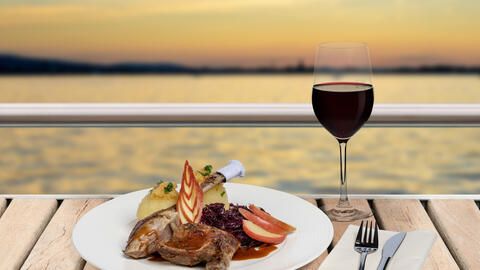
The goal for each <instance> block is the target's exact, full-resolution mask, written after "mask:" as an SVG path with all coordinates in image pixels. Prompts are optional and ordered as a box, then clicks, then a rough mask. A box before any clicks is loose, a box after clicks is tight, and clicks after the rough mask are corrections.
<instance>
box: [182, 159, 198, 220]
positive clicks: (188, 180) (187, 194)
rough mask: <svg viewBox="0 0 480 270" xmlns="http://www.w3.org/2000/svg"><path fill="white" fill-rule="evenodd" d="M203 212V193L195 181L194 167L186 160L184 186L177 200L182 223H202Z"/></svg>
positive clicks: (183, 177) (183, 176)
mask: <svg viewBox="0 0 480 270" xmlns="http://www.w3.org/2000/svg"><path fill="white" fill-rule="evenodd" d="M202 210H203V191H202V189H201V188H200V185H199V184H198V182H197V180H196V179H195V175H194V174H193V170H192V167H191V166H190V164H189V163H188V160H186V161H185V165H184V167H183V175H182V185H181V187H180V192H179V194H178V200H177V211H178V214H179V216H180V217H179V218H180V222H181V223H182V224H185V223H198V222H200V219H201V217H202Z"/></svg>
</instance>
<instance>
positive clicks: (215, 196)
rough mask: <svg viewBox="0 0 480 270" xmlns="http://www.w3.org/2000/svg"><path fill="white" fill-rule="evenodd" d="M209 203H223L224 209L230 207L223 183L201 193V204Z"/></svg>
mask: <svg viewBox="0 0 480 270" xmlns="http://www.w3.org/2000/svg"><path fill="white" fill-rule="evenodd" d="M211 203H223V204H224V205H225V209H229V208H230V203H229V202H228V196H227V191H226V190H225V187H224V186H223V184H218V185H216V186H214V187H213V188H212V189H210V190H209V191H207V192H205V193H204V194H203V205H207V204H211Z"/></svg>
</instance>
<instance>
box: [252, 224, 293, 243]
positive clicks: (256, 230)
mask: <svg viewBox="0 0 480 270" xmlns="http://www.w3.org/2000/svg"><path fill="white" fill-rule="evenodd" d="M243 231H244V232H245V233H246V234H247V235H248V236H250V237H251V238H253V239H255V240H257V241H260V242H264V243H267V244H274V245H276V244H280V243H281V242H283V240H285V237H286V236H285V235H281V234H276V233H271V232H269V231H266V230H264V229H262V228H261V227H260V226H257V225H255V224H254V223H253V222H251V221H249V220H246V219H244V220H243Z"/></svg>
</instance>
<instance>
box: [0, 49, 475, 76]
mask: <svg viewBox="0 0 480 270" xmlns="http://www.w3.org/2000/svg"><path fill="white" fill-rule="evenodd" d="M312 71H313V67H311V66H305V65H303V64H302V63H299V64H298V65H293V66H285V67H268V66H266V67H254V68H244V67H234V66H233V67H189V66H184V65H181V64H175V63H167V62H158V63H144V62H119V63H113V64H98V63H87V62H80V61H71V60H62V59H53V58H37V57H29V56H20V55H15V54H6V53H3V54H2V53H0V75H8V74H19V75H20V74H51V75H55V74H58V75H61V74H242V73H311V72H312ZM374 72H375V73H467V74H480V66H476V67H463V66H452V65H435V66H420V67H392V68H376V69H374Z"/></svg>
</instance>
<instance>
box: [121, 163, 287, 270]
mask: <svg viewBox="0 0 480 270" xmlns="http://www.w3.org/2000/svg"><path fill="white" fill-rule="evenodd" d="M222 172H223V173H222ZM235 174H238V173H236V172H235V169H234V168H232V167H226V168H223V170H219V171H217V172H215V173H213V170H212V167H211V166H209V165H207V166H205V167H204V168H202V169H201V170H196V171H195V172H194V170H193V169H192V167H191V166H190V164H189V163H188V161H186V162H185V165H184V168H183V174H182V181H181V186H180V189H179V190H178V191H177V184H176V183H174V182H167V181H161V182H159V183H157V185H156V186H155V187H153V188H152V189H151V190H150V191H149V192H148V194H147V195H146V196H145V197H144V198H143V199H142V201H141V203H140V205H139V206H138V209H137V218H138V221H137V223H136V225H135V226H134V227H133V229H132V231H131V232H130V235H129V236H128V240H127V244H126V247H125V249H124V250H123V252H124V254H125V255H126V256H127V257H129V258H131V259H137V260H138V259H147V260H150V261H158V260H160V261H162V260H165V261H169V262H171V263H174V264H178V265H186V266H195V265H205V268H206V269H227V268H228V267H229V266H230V261H231V260H232V259H233V260H247V259H256V258H261V257H264V256H267V255H268V254H269V253H270V252H273V251H274V250H275V249H276V248H277V247H276V245H279V244H281V243H282V242H283V241H285V239H286V238H287V236H288V235H290V234H294V233H295V230H296V229H295V227H294V226H292V225H291V224H288V223H286V222H284V221H282V220H280V219H278V218H276V217H274V216H273V215H271V214H269V213H268V210H267V209H262V206H261V205H255V204H248V205H240V204H233V203H230V202H229V200H228V193H227V190H226V189H225V187H224V185H223V183H224V182H225V181H226V180H227V179H228V178H230V177H232V176H235Z"/></svg>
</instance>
